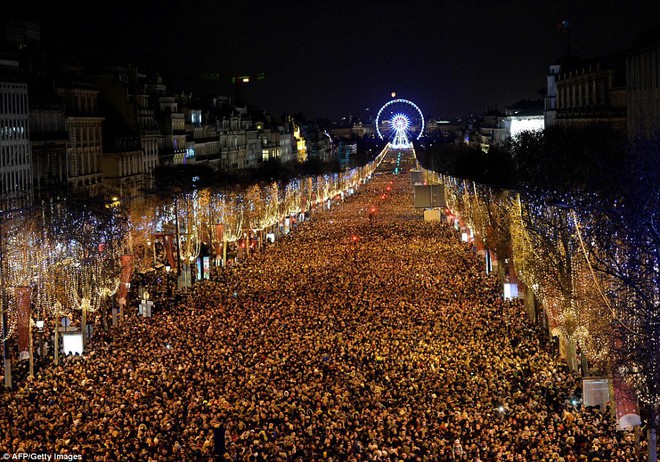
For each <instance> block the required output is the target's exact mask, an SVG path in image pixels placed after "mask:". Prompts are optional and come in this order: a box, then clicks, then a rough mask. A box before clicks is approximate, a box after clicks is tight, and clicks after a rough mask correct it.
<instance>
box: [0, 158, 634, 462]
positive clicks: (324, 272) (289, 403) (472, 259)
mask: <svg viewBox="0 0 660 462" xmlns="http://www.w3.org/2000/svg"><path fill="white" fill-rule="evenodd" d="M397 157H398V153H397V152H396V151H395V152H391V153H390V155H388V156H387V157H386V158H385V160H384V161H383V162H382V164H381V166H380V168H379V169H378V170H377V171H376V173H375V174H374V176H373V178H372V179H371V181H369V182H368V183H366V184H364V185H361V186H360V188H359V189H358V191H357V193H356V194H354V195H352V196H350V197H347V198H346V200H345V201H343V202H341V201H340V200H338V199H339V198H337V200H334V201H333V204H332V206H331V209H330V210H325V211H322V212H321V211H317V212H316V213H314V214H313V216H312V217H311V220H309V221H305V222H303V223H302V224H299V226H298V229H297V230H295V231H293V232H292V233H290V234H289V235H287V236H285V237H282V238H281V239H280V238H278V239H277V240H276V242H275V243H273V244H269V245H268V246H266V248H265V249H263V250H262V251H259V252H257V253H255V254H254V255H252V256H251V257H250V258H249V259H248V260H246V261H243V262H241V263H239V264H235V265H233V266H230V267H229V268H227V269H226V270H225V271H224V272H223V273H222V274H221V275H220V276H219V277H217V278H215V279H212V280H211V281H204V282H200V283H196V284H194V285H193V287H192V289H191V290H190V292H189V296H186V297H184V298H183V301H182V302H181V303H180V304H179V305H178V306H176V307H174V308H172V309H166V310H162V311H158V312H156V313H155V314H154V316H153V317H152V318H146V319H145V318H138V317H137V316H136V314H135V313H134V312H131V315H130V318H129V319H126V320H124V321H123V322H122V323H121V325H120V327H118V330H117V331H116V332H115V334H114V337H112V338H110V337H108V338H107V342H108V343H104V342H103V339H97V340H96V341H95V343H94V344H93V346H92V350H93V351H91V352H90V353H89V354H88V355H85V356H84V357H67V358H66V359H64V364H63V366H61V367H50V368H47V369H45V370H43V371H42V372H41V373H40V374H39V375H38V376H37V377H36V380H34V381H33V382H32V383H30V384H25V383H23V384H20V389H19V390H18V391H16V392H14V393H4V394H2V395H1V396H0V400H1V403H0V404H1V406H0V446H1V447H3V448H4V449H5V450H7V451H10V452H16V453H18V452H38V451H39V448H42V447H48V448H50V450H51V451H55V452H57V453H60V454H63V453H70V454H82V455H83V456H84V458H83V460H86V461H88V460H108V461H111V460H112V461H115V460H139V461H148V460H163V461H165V460H173V461H174V460H176V461H183V460H194V461H206V460H236V461H257V460H259V461H261V460H263V461H266V460H268V461H295V460H299V461H312V460H333V461H361V460H381V461H385V460H388V461H390V460H392V461H398V460H404V461H408V460H429V461H437V460H440V461H441V460H470V461H479V460H481V461H492V460H521V461H534V460H538V461H542V460H543V461H549V460H552V461H555V460H560V459H559V457H560V456H561V457H563V458H564V459H563V460H582V459H578V457H579V455H584V456H585V457H586V456H588V457H589V460H598V459H597V458H598V457H600V460H611V461H631V460H635V459H634V457H633V456H632V455H631V451H632V448H633V442H632V441H630V440H629V439H628V438H630V437H629V436H626V438H625V439H624V438H623V435H624V434H622V433H620V432H619V433H615V432H614V431H613V430H612V422H611V421H610V418H609V414H608V412H605V413H600V412H599V411H597V410H587V411H585V410H584V409H582V408H580V409H579V410H578V409H576V408H575V407H574V406H573V404H571V400H572V399H573V402H574V403H575V402H579V401H575V399H578V398H579V395H576V394H575V392H576V384H577V383H579V380H577V379H578V377H577V376H576V375H573V374H572V373H569V372H568V370H567V368H566V367H565V366H563V365H560V364H559V362H557V361H555V360H554V359H553V358H552V357H551V356H550V355H549V353H548V352H547V351H549V350H546V345H545V344H544V342H543V341H542V340H541V339H545V338H547V336H544V334H543V333H542V332H541V331H540V329H539V328H536V327H532V325H531V324H529V323H528V321H527V317H526V314H525V312H524V310H523V306H522V302H520V301H519V300H516V301H504V300H503V299H502V295H501V285H500V283H499V281H498V280H497V278H495V277H493V276H490V277H489V276H486V275H485V273H484V271H483V261H482V259H481V257H478V256H477V255H476V254H475V253H474V252H473V251H472V249H471V245H469V244H462V243H461V242H460V235H458V234H457V233H456V232H455V231H454V230H453V228H451V227H449V226H448V225H447V224H446V223H441V222H439V221H433V222H431V221H427V222H425V221H424V220H423V214H422V211H421V210H420V209H414V208H413V206H412V204H413V192H412V191H413V188H412V185H411V179H410V174H409V169H410V168H411V167H412V166H413V163H412V162H411V159H410V151H403V153H402V157H401V159H402V160H401V161H399V162H397ZM394 169H397V173H398V174H393V172H394ZM626 435H629V434H626ZM223 446H224V447H223ZM514 454H515V458H514Z"/></svg>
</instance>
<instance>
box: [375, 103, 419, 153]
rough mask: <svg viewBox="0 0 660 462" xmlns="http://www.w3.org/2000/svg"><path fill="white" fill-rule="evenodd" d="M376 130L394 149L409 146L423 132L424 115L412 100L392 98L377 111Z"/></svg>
mask: <svg viewBox="0 0 660 462" xmlns="http://www.w3.org/2000/svg"><path fill="white" fill-rule="evenodd" d="M376 132H377V133H378V136H379V137H380V139H381V140H388V141H389V142H390V145H391V146H392V147H393V148H395V149H405V148H410V147H412V142H413V141H414V140H417V139H419V138H420V137H421V136H422V133H424V116H423V115H422V111H421V110H420V109H419V107H417V105H416V104H415V103H413V102H412V101H408V100H407V99H393V100H391V101H389V102H387V103H385V105H384V106H383V107H382V108H380V111H378V115H377V116H376Z"/></svg>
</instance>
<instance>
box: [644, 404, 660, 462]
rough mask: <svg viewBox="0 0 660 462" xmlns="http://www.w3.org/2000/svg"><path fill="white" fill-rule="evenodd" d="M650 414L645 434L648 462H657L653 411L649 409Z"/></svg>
mask: <svg viewBox="0 0 660 462" xmlns="http://www.w3.org/2000/svg"><path fill="white" fill-rule="evenodd" d="M650 414H651V415H650V416H649V429H648V430H647V432H646V435H647V441H648V445H649V458H648V462H658V435H657V432H656V415H655V409H653V408H651V413H650Z"/></svg>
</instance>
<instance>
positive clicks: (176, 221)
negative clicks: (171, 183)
mask: <svg viewBox="0 0 660 462" xmlns="http://www.w3.org/2000/svg"><path fill="white" fill-rule="evenodd" d="M174 228H175V229H174V234H175V239H176V279H177V281H176V282H177V287H179V288H181V238H180V236H179V195H178V194H176V195H175V196H174Z"/></svg>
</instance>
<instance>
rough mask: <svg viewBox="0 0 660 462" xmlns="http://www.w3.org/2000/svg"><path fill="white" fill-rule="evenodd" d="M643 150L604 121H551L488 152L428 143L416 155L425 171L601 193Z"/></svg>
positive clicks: (618, 185) (620, 182) (612, 187)
mask: <svg viewBox="0 0 660 462" xmlns="http://www.w3.org/2000/svg"><path fill="white" fill-rule="evenodd" d="M653 143H654V141H653V140H647V141H646V144H651V145H652V144H653ZM646 149H648V146H646V147H644V143H642V142H640V141H630V140H627V139H626V137H625V136H624V135H622V134H621V133H619V132H617V131H615V130H612V129H611V128H610V127H607V126H604V125H598V126H589V127H559V126H555V127H550V128H547V129H545V130H544V131H536V132H523V133H522V134H520V136H518V137H516V138H514V139H509V140H507V141H506V142H503V143H501V144H498V145H493V146H491V147H490V149H489V151H488V153H485V152H483V151H481V150H478V149H474V148H470V147H468V146H466V145H463V144H460V145H455V144H444V145H443V144H434V145H433V146H432V147H431V148H429V147H426V148H421V149H419V150H418V156H419V158H420V162H421V163H422V165H423V166H424V167H425V168H428V169H430V170H434V171H437V172H440V173H443V174H447V175H451V176H454V177H458V178H468V179H472V180H474V181H477V182H478V183H482V184H489V185H493V186H496V187H501V188H506V189H516V190H523V189H527V188H529V187H537V188H539V189H542V190H546V191H556V192H558V193H575V192H580V191H581V192H599V193H605V192H615V191H621V190H622V188H624V187H625V184H627V182H628V181H629V178H628V173H630V169H629V167H630V166H632V165H634V164H637V163H638V162H639V160H640V159H639V158H638V157H639V156H640V155H641V156H643V155H644V154H643V152H644V151H645V150H646Z"/></svg>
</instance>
